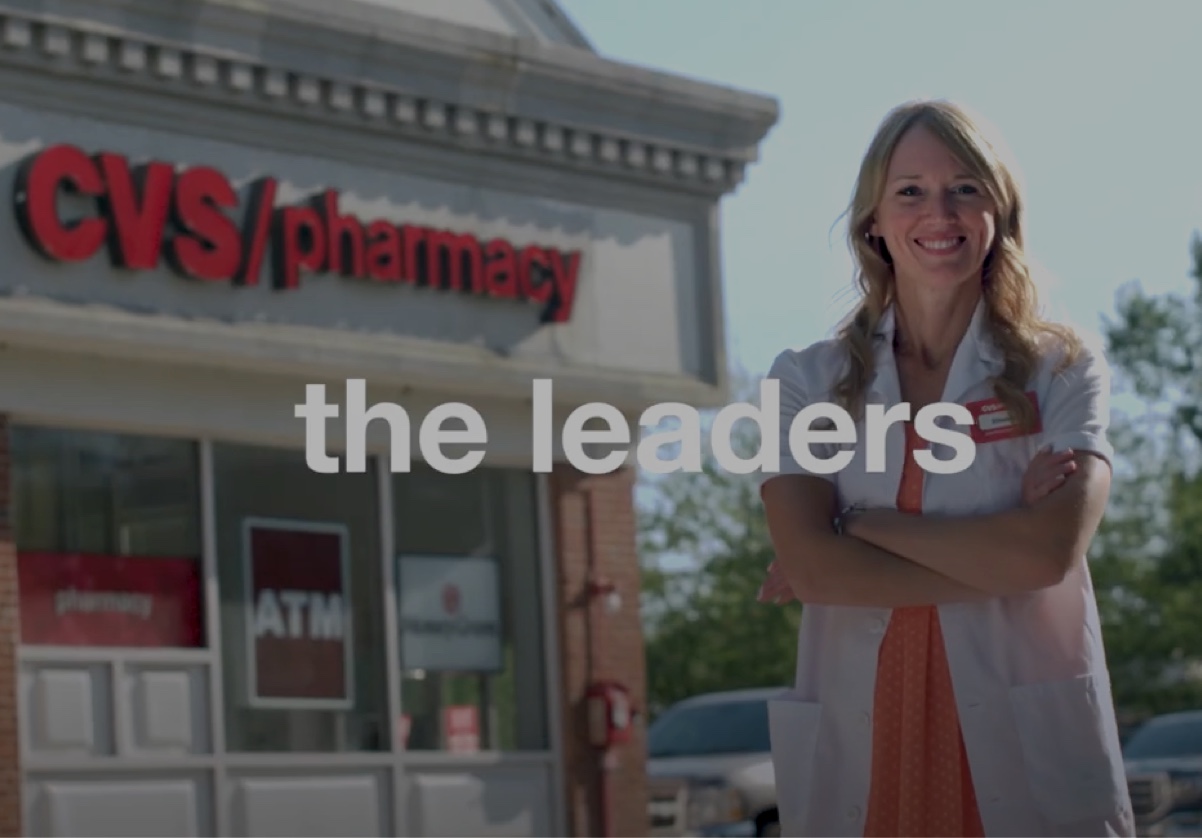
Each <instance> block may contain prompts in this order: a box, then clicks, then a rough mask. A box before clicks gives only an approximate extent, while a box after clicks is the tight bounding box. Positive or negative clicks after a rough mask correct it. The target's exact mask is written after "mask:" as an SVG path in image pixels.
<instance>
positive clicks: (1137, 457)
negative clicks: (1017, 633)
mask: <svg viewBox="0 0 1202 838" xmlns="http://www.w3.org/2000/svg"><path fill="white" fill-rule="evenodd" d="M1191 252H1192V258H1193V263H1194V267H1193V271H1192V274H1191V276H1192V280H1193V287H1192V288H1191V289H1190V293H1187V294H1166V295H1162V296H1150V295H1147V294H1145V293H1143V292H1142V291H1140V290H1138V289H1137V288H1134V287H1128V288H1127V289H1125V290H1124V292H1123V293H1122V294H1120V296H1119V299H1118V304H1117V306H1116V316H1115V317H1113V318H1108V320H1107V323H1106V338H1107V348H1108V355H1109V359H1110V362H1111V364H1112V366H1113V367H1114V371H1115V378H1116V383H1117V385H1118V386H1117V388H1116V389H1120V390H1121V389H1129V391H1130V392H1131V393H1133V394H1134V395H1135V396H1136V397H1138V399H1139V400H1140V401H1141V402H1142V403H1143V404H1144V405H1145V406H1146V409H1145V410H1143V411H1140V412H1139V413H1138V414H1137V415H1134V416H1122V415H1119V416H1118V417H1117V418H1116V430H1115V441H1116V448H1117V449H1118V452H1119V455H1120V456H1121V458H1122V465H1123V468H1122V469H1121V470H1120V472H1119V475H1118V476H1117V477H1116V480H1115V484H1114V487H1113V489H1112V502H1111V509H1110V511H1109V513H1108V515H1107V518H1106V521H1105V522H1104V523H1103V525H1102V529H1101V532H1100V534H1099V537H1098V539H1097V541H1096V542H1095V545H1094V551H1093V554H1092V560H1093V563H1092V568H1093V575H1094V579H1095V585H1096V586H1097V589H1098V600H1099V607H1100V608H1101V611H1102V615H1103V621H1104V632H1105V640H1106V645H1107V654H1108V657H1109V659H1110V665H1111V670H1112V678H1113V681H1114V691H1115V699H1116V702H1117V703H1118V704H1119V705H1120V707H1121V708H1123V709H1124V710H1126V711H1127V712H1130V713H1133V714H1148V713H1155V712H1166V711H1169V710H1174V709H1180V708H1185V707H1199V706H1202V680H1200V679H1199V677H1198V671H1199V669H1202V470H1200V469H1199V452H1200V451H1202V239H1199V238H1198V237H1197V236H1195V237H1194V240H1193V242H1192V245H1191Z"/></svg>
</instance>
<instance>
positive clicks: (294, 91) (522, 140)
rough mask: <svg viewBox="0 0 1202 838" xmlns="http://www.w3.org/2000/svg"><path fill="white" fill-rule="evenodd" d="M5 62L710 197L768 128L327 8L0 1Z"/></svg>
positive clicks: (585, 72) (459, 30) (619, 69)
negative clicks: (532, 160)
mask: <svg viewBox="0 0 1202 838" xmlns="http://www.w3.org/2000/svg"><path fill="white" fill-rule="evenodd" d="M46 8H51V9H53V10H54V13H53V14H51V13H48V12H46V11H43V10H44V9H46ZM335 9H337V10H339V11H334V10H335ZM0 63H7V64H10V65H11V64H16V65H18V66H21V67H23V68H25V69H42V70H44V71H46V72H52V73H56V74H68V75H71V74H74V75H78V76H85V77H103V78H104V79H105V81H106V83H107V82H112V83H118V84H119V83H121V80H126V83H129V84H137V85H138V86H142V87H144V86H145V85H147V84H153V85H156V86H160V85H161V86H163V87H164V89H165V91H164V92H169V93H170V94H171V95H174V96H187V95H197V96H203V97H205V98H206V99H208V100H210V101H211V100H212V97H213V96H214V95H220V96H222V97H228V98H229V100H230V102H231V105H235V104H236V105H237V106H239V107H246V106H247V104H248V100H250V102H253V101H254V100H255V99H257V100H258V101H259V102H261V103H262V104H263V105H265V106H268V107H270V108H271V109H272V110H276V111H277V112H278V109H280V108H283V109H285V110H288V111H291V112H292V113H293V114H294V115H296V116H299V117H301V118H304V119H308V120H314V121H322V122H324V123H328V124H336V125H344V126H346V127H347V129H348V130H353V129H354V127H355V126H357V125H358V126H361V125H362V124H363V122H364V121H367V122H369V123H371V124H372V125H373V127H375V128H377V129H380V128H384V129H387V130H390V131H395V132H396V133H397V135H398V138H413V139H420V140H422V141H425V142H436V143H439V144H442V145H448V146H452V147H458V148H463V149H465V150H470V151H473V152H476V153H486V154H487V153H492V154H499V155H513V154H518V155H521V156H522V157H525V158H527V159H529V158H530V157H531V156H532V155H533V156H536V157H538V158H539V159H541V160H542V161H543V162H544V163H545V164H546V165H564V166H570V167H571V168H573V169H575V170H577V171H580V170H581V169H582V168H583V169H586V170H591V171H594V172H596V173H597V174H599V175H601V176H606V177H621V178H634V179H637V180H639V181H642V182H645V183H649V184H650V183H654V184H656V185H657V186H658V187H659V188H665V189H674V188H675V189H680V190H684V191H689V192H704V193H707V194H712V195H715V196H716V195H721V194H723V193H726V192H730V191H732V190H733V189H734V188H735V187H737V185H738V184H739V183H740V182H741V181H742V179H743V176H744V170H745V167H746V165H747V164H748V163H749V162H751V161H754V160H755V159H756V158H757V153H758V144H759V142H760V141H761V140H762V139H763V137H764V135H766V133H767V131H768V130H769V129H770V128H771V127H772V125H773V124H775V121H776V119H777V117H778V110H777V105H776V103H775V101H774V100H772V99H769V98H766V97H761V96H756V95H753V94H748V93H743V92H740V91H733V90H729V89H726V88H722V87H717V86H713V85H707V84H703V83H700V82H696V81H692V80H689V79H684V78H680V77H676V76H671V75H667V74H663V73H657V72H654V71H650V70H644V69H641V68H637V67H632V66H628V65H623V64H618V63H616V62H612V61H607V60H605V59H602V58H599V57H598V56H596V55H595V54H593V53H590V52H588V51H586V50H581V49H576V48H572V47H564V46H547V45H541V44H538V43H535V42H531V41H525V40H519V39H515V38H509V37H506V36H504V35H499V34H496V33H492V32H486V31H483V30H476V29H470V28H467V27H461V26H455V25H452V24H448V23H444V22H441V21H436V20H432V19H428V18H424V17H419V16H415V15H409V14H405V13H401V12H396V11H394V10H388V9H380V8H377V7H372V6H370V5H368V4H357V3H350V4H333V3H329V2H328V0H281V1H280V2H273V3H270V4H264V3H262V2H253V3H252V2H249V1H248V0H181V2H173V3H163V2H162V0H86V2H85V0H56V2H53V3H49V2H46V1H45V0H17V2H8V3H0Z"/></svg>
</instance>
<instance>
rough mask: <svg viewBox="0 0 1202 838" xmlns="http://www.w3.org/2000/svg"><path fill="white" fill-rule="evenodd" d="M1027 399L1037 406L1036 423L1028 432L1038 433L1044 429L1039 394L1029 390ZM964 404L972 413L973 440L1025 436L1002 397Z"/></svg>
mask: <svg viewBox="0 0 1202 838" xmlns="http://www.w3.org/2000/svg"><path fill="white" fill-rule="evenodd" d="M1027 399H1028V400H1029V401H1030V402H1031V406H1032V407H1034V408H1035V425H1034V426H1033V427H1032V428H1031V430H1030V431H1029V432H1028V433H1033V434H1037V433H1040V432H1041V431H1042V430H1043V419H1042V417H1041V416H1040V414H1039V396H1037V395H1036V394H1035V393H1034V392H1028V393H1027ZM964 406H965V407H967V408H968V412H969V413H971V414H972V430H971V431H970V432H969V433H970V435H971V436H972V441H973V442H976V443H978V444H979V443H982V442H999V441H1001V440H1003V439H1015V438H1016V437H1020V436H1025V433H1024V432H1023V431H1022V429H1021V428H1019V427H1018V424H1017V423H1016V422H1015V420H1014V417H1012V416H1011V415H1010V411H1008V410H1006V406H1005V405H1004V404H1002V401H1001V399H998V398H992V399H981V400H980V401H978V402H969V403H968V404H966V405H964Z"/></svg>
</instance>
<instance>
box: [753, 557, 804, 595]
mask: <svg viewBox="0 0 1202 838" xmlns="http://www.w3.org/2000/svg"><path fill="white" fill-rule="evenodd" d="M755 598H756V601H757V602H767V603H769V604H771V605H784V604H785V603H786V602H790V601H792V600H794V599H797V597H796V596H795V595H794V594H793V589H792V588H791V587H789V583H788V581H787V580H786V579H785V574H784V573H783V572H781V569H780V565H778V564H777V563H776V562H772V564H770V565H768V578H766V579H765V580H764V584H763V585H761V586H760V592H759V593H758V594H756V597H755Z"/></svg>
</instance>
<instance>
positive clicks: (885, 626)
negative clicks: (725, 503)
mask: <svg viewBox="0 0 1202 838" xmlns="http://www.w3.org/2000/svg"><path fill="white" fill-rule="evenodd" d="M849 229H850V241H851V246H852V252H853V255H854V257H855V260H856V262H857V266H858V269H859V274H858V281H859V286H860V290H861V291H862V294H863V298H862V300H861V302H860V304H859V306H858V307H857V309H856V311H855V312H854V314H853V315H852V316H851V318H850V319H849V320H848V322H847V323H846V324H845V326H844V327H843V329H842V330H841V332H840V334H839V336H838V337H837V338H836V339H834V340H829V341H823V342H820V343H817V344H815V345H813V346H810V347H808V348H806V349H804V350H801V351H797V352H794V351H787V352H783V353H781V355H780V356H779V357H778V358H777V360H776V363H775V364H774V365H773V368H772V371H771V373H770V374H769V378H770V379H774V380H776V381H778V382H779V385H780V389H781V400H780V407H781V416H780V418H781V423H780V424H781V427H782V428H788V427H789V424H790V422H791V421H792V420H793V418H794V417H795V416H796V415H797V414H798V413H799V412H800V411H802V410H804V409H805V408H806V407H807V406H808V405H812V404H815V403H820V402H825V401H827V400H833V401H835V402H837V403H839V404H840V405H841V406H842V407H844V408H845V409H847V410H849V412H850V413H852V415H853V416H855V417H858V418H857V422H858V423H859V426H860V427H862V426H863V425H864V422H865V413H866V409H865V408H866V406H867V405H873V406H874V407H876V408H878V409H880V408H883V409H884V410H885V411H887V412H890V413H891V412H892V408H894V407H897V406H899V405H908V406H909V413H908V415H911V416H912V415H914V414H915V413H916V412H918V411H920V410H922V409H923V408H924V407H926V406H928V405H931V404H934V403H936V402H942V403H949V402H950V403H955V404H961V405H963V406H964V407H965V408H967V409H968V412H969V413H970V414H971V415H972V416H973V417H974V424H973V426H972V428H971V431H970V435H971V436H972V438H973V439H974V441H976V442H977V453H976V458H975V460H974V461H973V463H972V465H971V466H970V467H969V468H968V469H966V470H964V471H960V472H956V473H951V472H931V471H927V472H925V473H924V471H923V470H921V469H920V468H919V467H918V465H919V462H920V461H921V460H922V458H923V456H924V455H925V454H926V450H927V449H929V452H930V454H936V450H937V448H938V447H941V446H934V445H927V444H926V443H925V442H924V440H923V439H922V438H920V437H919V435H918V434H917V433H916V429H915V426H914V424H912V423H911V422H909V421H905V422H896V423H893V424H891V425H890V426H889V427H888V430H887V433H886V435H885V440H884V460H885V468H884V471H883V472H882V471H881V470H880V469H879V468H874V467H872V466H873V465H875V464H876V463H878V462H879V460H880V457H881V454H880V451H879V450H878V451H876V452H873V453H870V450H871V449H872V448H873V445H871V444H870V445H864V444H862V443H853V444H851V445H844V446H836V445H833V444H828V445H827V446H825V447H826V449H827V450H826V451H825V453H824V458H827V457H830V456H833V455H834V453H835V452H836V449H842V453H843V455H844V456H845V457H847V458H848V462H847V465H846V467H844V468H843V469H842V470H840V471H839V472H837V473H834V474H827V473H820V472H818V471H813V470H807V469H806V468H805V467H804V464H801V463H798V462H796V461H792V460H790V459H789V458H787V457H786V458H785V459H784V460H783V461H782V463H781V473H780V474H777V473H775V472H769V471H765V474H764V477H763V480H762V497H763V502H764V507H765V512H766V515H767V520H768V526H769V530H770V533H771V537H772V541H773V546H774V549H775V553H776V562H775V564H774V566H773V568H772V570H771V572H770V578H769V580H768V582H767V583H766V584H765V593H764V598H765V599H769V600H771V599H779V598H780V597H781V595H782V594H783V595H784V598H786V599H787V598H791V597H796V598H797V599H800V600H801V601H802V602H804V603H805V605H806V607H805V610H804V611H803V613H802V623H801V629H800V636H799V645H800V649H799V653H798V665H797V677H796V684H795V687H794V690H793V691H792V692H791V693H790V694H789V695H786V696H784V697H782V698H780V699H777V700H774V701H772V702H771V703H770V705H769V718H770V723H771V735H772V749H773V759H774V763H775V772H776V784H777V787H778V793H779V800H780V816H781V823H782V825H783V827H784V830H785V832H786V834H806V835H809V834H819V835H865V836H868V835H968V836H972V835H994V834H1023V835H1098V834H1109V835H1116V834H1117V835H1130V834H1132V833H1133V823H1132V817H1131V806H1130V802H1129V799H1128V791H1127V787H1126V782H1125V779H1124V773H1123V764H1122V757H1121V754H1120V750H1119V739H1118V733H1117V725H1116V723H1115V718H1114V711H1113V706H1112V699H1111V696H1110V687H1109V676H1108V673H1107V670H1106V659H1105V651H1104V649H1103V646H1102V642H1101V639H1100V638H1101V626H1100V622H1099V618H1098V613H1097V607H1096V603H1095V601H1094V597H1093V587H1092V582H1091V580H1090V575H1089V568H1088V566H1087V564H1086V562H1085V560H1084V556H1085V553H1086V550H1087V548H1088V546H1089V542H1090V540H1091V539H1092V538H1093V535H1094V532H1095V530H1096V528H1097V526H1098V523H1099V521H1100V520H1101V517H1102V514H1103V511H1104V509H1105V505H1106V498H1107V495H1108V492H1109V485H1110V484H1109V481H1110V468H1109V462H1110V459H1111V457H1112V450H1111V447H1110V444H1109V442H1108V440H1107V428H1108V416H1109V401H1108V399H1109V380H1108V373H1107V371H1106V366H1105V361H1104V359H1103V358H1102V357H1101V356H1100V355H1098V354H1095V353H1093V352H1091V351H1089V350H1088V349H1087V348H1086V347H1085V345H1084V343H1083V341H1082V340H1081V339H1080V338H1079V337H1078V336H1077V335H1075V334H1074V333H1073V332H1071V331H1069V330H1068V329H1066V328H1064V327H1062V326H1059V325H1057V324H1055V323H1050V322H1047V321H1045V320H1043V319H1042V318H1041V317H1040V316H1039V314H1038V309H1037V306H1036V289H1035V286H1034V283H1033V281H1032V279H1031V276H1030V273H1029V271H1028V269H1027V266H1026V260H1025V257H1024V252H1023V200H1022V196H1021V193H1020V191H1019V188H1018V184H1017V182H1016V180H1015V178H1014V177H1013V175H1012V174H1011V170H1010V168H1009V167H1008V166H1007V165H1006V164H1005V163H1004V162H1003V159H1002V156H1001V154H999V152H998V144H997V143H996V142H993V141H991V140H990V138H988V137H987V136H986V134H985V132H984V131H983V130H982V129H981V127H980V125H979V124H978V123H977V122H975V121H974V120H972V119H971V118H970V117H969V116H968V115H967V114H966V113H965V112H964V111H963V110H962V109H960V108H958V107H956V106H955V105H952V104H949V103H947V102H916V103H911V104H908V105H904V106H902V107H899V108H897V109H896V110H894V111H893V112H892V113H890V114H889V115H888V116H887V117H886V119H885V120H884V122H883V123H882V124H881V126H880V129H879V130H878V132H877V134H876V136H875V137H874V138H873V141H872V143H871V144H870V146H869V149H868V153H867V155H866V156H865V159H864V162H863V164H862V166H861V170H860V176H859V179H858V181H857V184H856V188H855V191H854V194H853V199H852V203H851V208H850V223H849ZM855 438H856V439H858V440H863V438H864V435H863V433H860V434H857V435H856V437H855ZM878 442H879V441H878ZM781 450H784V451H788V450H789V449H788V439H787V438H786V437H784V436H783V435H782V440H781ZM849 454H850V457H848V455H849ZM840 510H842V511H841V512H840Z"/></svg>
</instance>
